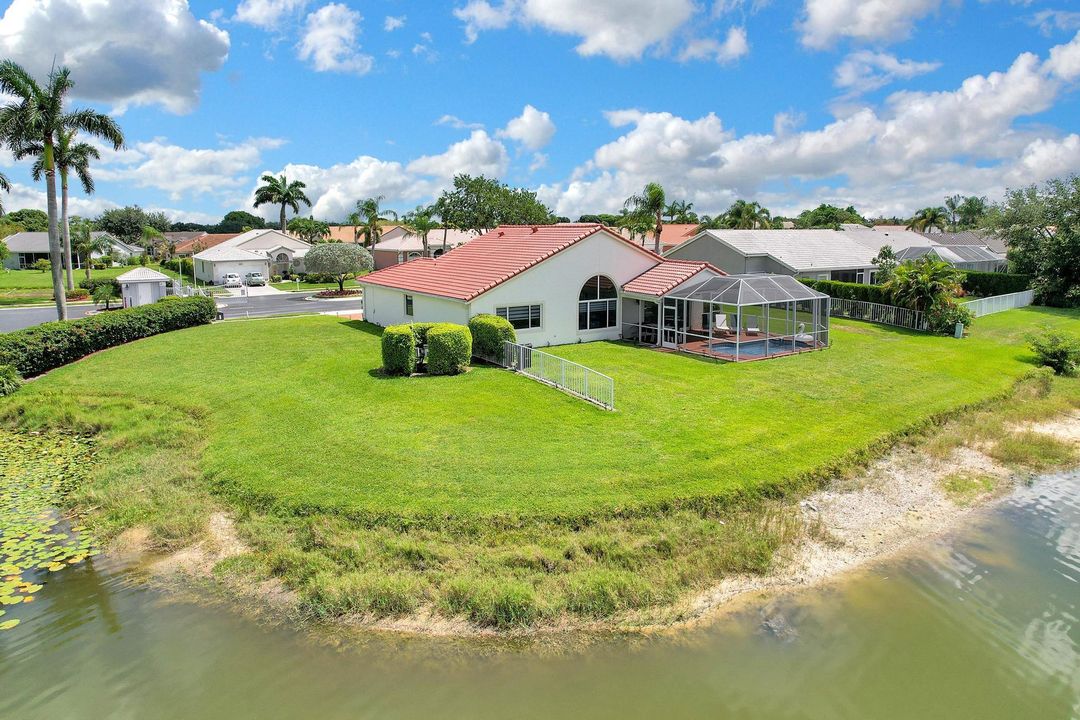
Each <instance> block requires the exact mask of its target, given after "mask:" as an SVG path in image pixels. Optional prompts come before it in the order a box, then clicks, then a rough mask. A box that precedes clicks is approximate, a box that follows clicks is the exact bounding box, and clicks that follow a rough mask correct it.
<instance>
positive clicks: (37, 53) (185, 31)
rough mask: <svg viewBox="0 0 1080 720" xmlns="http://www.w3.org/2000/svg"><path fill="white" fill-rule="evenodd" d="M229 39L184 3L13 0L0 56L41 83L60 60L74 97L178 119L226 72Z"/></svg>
mask: <svg viewBox="0 0 1080 720" xmlns="http://www.w3.org/2000/svg"><path fill="white" fill-rule="evenodd" d="M228 53H229V35H228V33H226V32H225V31H224V30H221V29H219V28H217V27H215V26H214V25H213V24H211V23H210V22H207V21H206V20H199V19H197V18H196V17H195V16H194V15H193V14H192V13H191V10H190V9H189V8H188V4H187V1H186V0H113V1H112V2H100V1H96V2H88V1H86V0H13V2H12V3H11V5H9V6H8V8H7V10H6V11H5V12H4V15H3V17H2V18H0V55H2V56H3V57H5V58H10V59H12V60H15V61H16V62H18V63H20V64H21V65H23V66H24V67H25V68H26V69H27V70H29V71H30V72H31V73H33V74H34V75H35V76H37V77H43V76H45V75H47V74H48V72H49V69H50V67H51V66H52V64H53V61H54V58H55V62H56V63H57V64H58V65H67V66H68V67H70V68H71V69H72V73H73V76H74V79H75V81H76V85H75V89H74V91H73V95H75V96H77V97H80V98H85V99H87V100H93V101H101V102H108V103H114V104H115V105H116V106H117V110H118V111H123V110H124V109H125V108H126V107H127V106H130V105H161V106H163V107H164V108H165V109H166V110H168V111H170V112H174V113H187V112H190V111H192V110H193V109H194V108H195V106H196V105H198V102H199V90H200V87H201V80H200V74H201V73H204V72H215V71H217V70H219V69H221V66H222V65H223V64H224V62H225V58H226V57H227V56H228Z"/></svg>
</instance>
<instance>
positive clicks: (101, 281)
mask: <svg viewBox="0 0 1080 720" xmlns="http://www.w3.org/2000/svg"><path fill="white" fill-rule="evenodd" d="M102 285H112V286H113V287H114V288H115V289H116V297H120V281H119V280H117V279H116V278H93V279H90V280H87V279H86V278H83V279H82V280H80V281H79V287H81V288H83V289H84V290H86V291H87V292H88V293H89V294H90V295H93V294H94V291H95V290H97V289H98V288H99V287H101V286H102Z"/></svg>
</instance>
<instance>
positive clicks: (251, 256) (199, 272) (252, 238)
mask: <svg viewBox="0 0 1080 720" xmlns="http://www.w3.org/2000/svg"><path fill="white" fill-rule="evenodd" d="M310 249H311V245H309V244H308V243H306V242H304V241H303V240H298V239H297V238H294V237H292V236H291V235H288V234H286V233H283V232H281V231H280V230H249V231H248V232H246V233H241V234H240V235H237V236H235V237H233V238H230V239H228V240H225V241H223V242H220V243H217V244H216V245H214V246H213V247H211V248H208V249H206V250H203V251H201V252H198V253H196V254H195V255H194V258H193V259H194V261H195V277H196V278H197V279H199V280H200V281H202V282H205V283H208V284H213V285H217V284H220V283H221V282H222V281H223V279H224V277H225V275H226V274H228V273H236V274H237V275H239V276H240V277H241V278H243V277H244V276H245V275H247V274H248V273H252V272H260V273H262V274H263V275H264V276H265V277H270V276H271V275H280V274H282V273H284V272H285V271H287V270H292V271H296V272H303V270H304V267H303V263H304V256H305V255H306V254H307V251H308V250H310Z"/></svg>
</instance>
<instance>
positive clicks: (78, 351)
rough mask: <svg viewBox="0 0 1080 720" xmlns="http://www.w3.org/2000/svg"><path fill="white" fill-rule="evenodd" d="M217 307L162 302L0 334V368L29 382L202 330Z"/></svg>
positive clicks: (204, 301)
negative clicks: (155, 339)
mask: <svg viewBox="0 0 1080 720" xmlns="http://www.w3.org/2000/svg"><path fill="white" fill-rule="evenodd" d="M216 314H217V305H216V304H215V303H214V301H213V299H211V298H208V297H201V296H200V297H191V298H179V297H167V298H163V299H162V300H159V301H158V302H156V303H152V304H150V305H142V306H140V307H136V308H130V309H127V310H116V311H114V312H106V313H101V314H100V315H91V316H89V317H85V318H82V319H80V320H66V321H63V322H50V323H44V324H42V325H37V326H35V327H31V328H26V329H25V330H16V331H15V332H9V333H3V334H0V364H7V365H12V366H14V367H15V369H16V370H18V372H19V374H20V375H22V376H23V377H32V376H34V375H40V374H41V373H43V372H48V371H49V370H52V369H54V368H58V367H60V366H61V365H67V364H68V363H70V362H74V361H75V360H78V359H79V358H82V357H86V356H87V355H89V354H91V353H95V352H98V351H99V350H105V349H106V348H111V347H115V346H116V345H123V344H124V343H127V342H131V341H132V340H138V339H140V338H145V337H150V336H151V335H157V334H158V333H163V332H169V331H170V330H180V329H182V328H186V327H192V326H195V325H205V324H206V323H208V322H210V321H211V320H213V319H214V316H215V315H216Z"/></svg>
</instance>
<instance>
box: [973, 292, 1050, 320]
mask: <svg viewBox="0 0 1080 720" xmlns="http://www.w3.org/2000/svg"><path fill="white" fill-rule="evenodd" d="M1033 302H1035V291H1034V290H1024V291H1023V292H1016V293H1008V294H1007V295H994V296H991V297H985V298H979V299H978V300H968V301H967V302H965V303H964V307H965V308H967V309H968V310H970V311H971V314H972V315H973V316H975V317H982V316H983V315H993V314H994V313H999V312H1004V311H1006V310H1013V309H1015V308H1022V307H1027V306H1028V305H1030V304H1032V303H1033Z"/></svg>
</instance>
